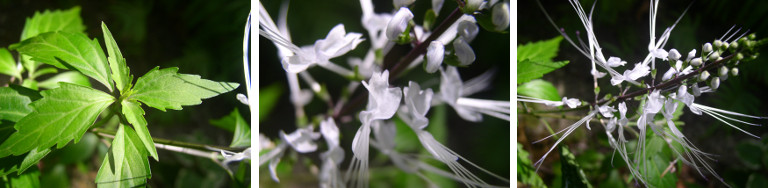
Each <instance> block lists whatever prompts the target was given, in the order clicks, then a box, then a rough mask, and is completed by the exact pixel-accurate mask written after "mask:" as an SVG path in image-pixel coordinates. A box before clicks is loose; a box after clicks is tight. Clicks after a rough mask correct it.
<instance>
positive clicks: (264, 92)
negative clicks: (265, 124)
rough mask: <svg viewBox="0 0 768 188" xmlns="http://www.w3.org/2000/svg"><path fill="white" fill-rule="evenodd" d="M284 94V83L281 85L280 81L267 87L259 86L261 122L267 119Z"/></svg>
mask: <svg viewBox="0 0 768 188" xmlns="http://www.w3.org/2000/svg"><path fill="white" fill-rule="evenodd" d="M282 94H283V85H280V84H279V83H274V84H272V85H269V86H267V87H265V88H259V122H261V121H264V120H266V119H267V116H269V112H272V109H273V108H274V107H275V105H276V104H277V101H278V100H279V99H280V96H282ZM251 121H253V120H251Z"/></svg>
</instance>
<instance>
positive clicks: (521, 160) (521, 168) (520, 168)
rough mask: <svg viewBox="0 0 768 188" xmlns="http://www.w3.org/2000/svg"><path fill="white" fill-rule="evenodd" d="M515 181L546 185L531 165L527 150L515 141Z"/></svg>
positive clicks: (539, 185) (538, 185)
mask: <svg viewBox="0 0 768 188" xmlns="http://www.w3.org/2000/svg"><path fill="white" fill-rule="evenodd" d="M517 181H518V182H520V183H522V184H525V185H529V186H532V187H547V185H546V184H544V180H542V179H541V177H539V175H538V174H536V169H535V168H533V165H531V159H530V158H529V154H528V151H525V149H523V145H522V144H520V143H517Z"/></svg>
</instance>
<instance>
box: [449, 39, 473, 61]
mask: <svg viewBox="0 0 768 188" xmlns="http://www.w3.org/2000/svg"><path fill="white" fill-rule="evenodd" d="M463 38H464V37H458V38H456V40H453V50H455V51H456V56H457V57H459V62H460V63H459V65H462V66H466V65H469V64H472V62H474V61H475V52H474V51H472V47H470V46H469V44H467V41H464V39H463Z"/></svg>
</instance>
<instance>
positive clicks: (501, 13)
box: [491, 2, 509, 31]
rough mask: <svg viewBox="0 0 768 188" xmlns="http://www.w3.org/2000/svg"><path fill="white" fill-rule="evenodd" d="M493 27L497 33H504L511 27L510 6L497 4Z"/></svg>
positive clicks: (494, 10) (504, 3)
mask: <svg viewBox="0 0 768 188" xmlns="http://www.w3.org/2000/svg"><path fill="white" fill-rule="evenodd" d="M491 14H492V15H493V20H491V21H493V25H494V26H496V28H495V29H496V31H504V30H506V29H507V27H509V4H507V3H506V2H501V3H496V5H494V6H493V12H492V13H491Z"/></svg>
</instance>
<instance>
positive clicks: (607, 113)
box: [599, 105, 616, 118]
mask: <svg viewBox="0 0 768 188" xmlns="http://www.w3.org/2000/svg"><path fill="white" fill-rule="evenodd" d="M599 110H600V114H602V115H603V117H607V118H610V117H613V112H616V109H614V108H613V107H612V106H608V105H605V106H601V107H600V108H599Z"/></svg>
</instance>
